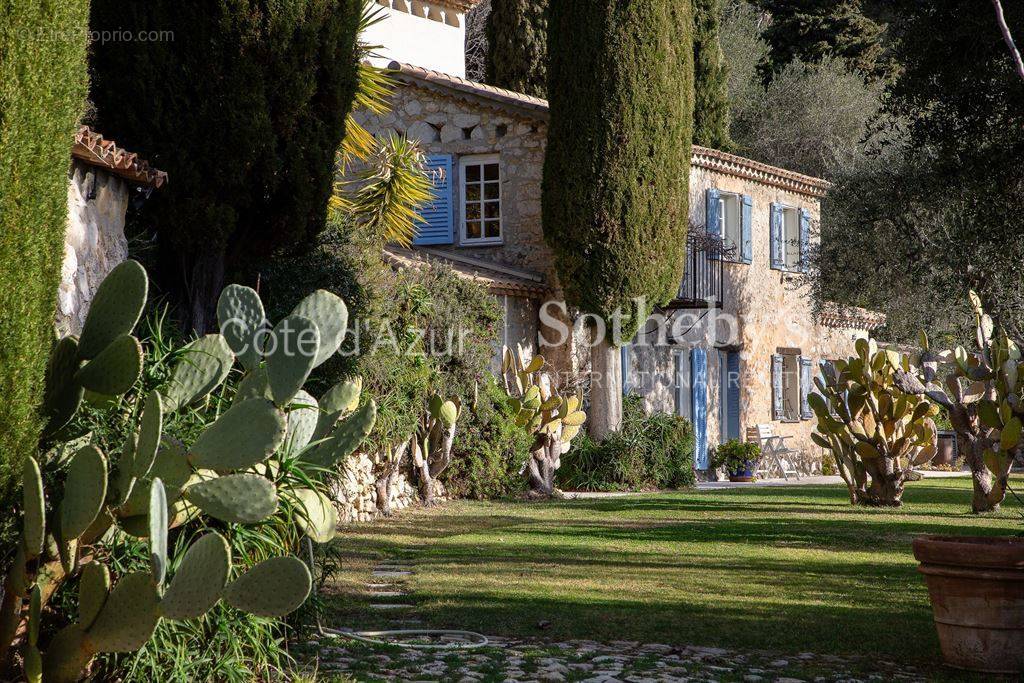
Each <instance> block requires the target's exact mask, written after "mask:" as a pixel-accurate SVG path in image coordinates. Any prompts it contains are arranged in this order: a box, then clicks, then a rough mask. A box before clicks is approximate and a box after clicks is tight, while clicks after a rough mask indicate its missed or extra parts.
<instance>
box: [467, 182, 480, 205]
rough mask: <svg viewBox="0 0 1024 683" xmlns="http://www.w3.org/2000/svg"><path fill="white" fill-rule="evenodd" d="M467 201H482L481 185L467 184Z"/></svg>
mask: <svg viewBox="0 0 1024 683" xmlns="http://www.w3.org/2000/svg"><path fill="white" fill-rule="evenodd" d="M466 201H468V202H478V201H480V186H479V185H475V184H472V183H468V184H467V185H466Z"/></svg>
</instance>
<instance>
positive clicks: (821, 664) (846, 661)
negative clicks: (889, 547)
mask: <svg viewBox="0 0 1024 683" xmlns="http://www.w3.org/2000/svg"><path fill="white" fill-rule="evenodd" d="M309 647H310V649H311V650H312V651H313V652H316V653H318V655H319V663H318V665H317V669H318V675H319V679H320V680H322V681H333V680H339V681H344V680H357V681H388V682H389V683H390V682H392V681H394V682H398V681H453V682H457V683H499V682H503V683H526V682H529V681H536V682H537V683H540V682H543V681H585V682H586V683H617V682H622V683H661V682H669V681H672V682H676V681H678V682H683V681H692V682H694V683H696V682H708V683H710V682H712V681H722V682H727V681H736V682H739V681H743V682H744V683H757V682H758V681H765V682H766V683H769V682H770V683H796V682H798V681H808V682H810V681H815V682H820V683H826V682H828V683H832V682H843V683H855V682H857V681H865V682H867V681H912V682H917V681H925V680H926V679H925V677H924V676H923V675H921V674H920V673H918V672H917V671H915V670H914V669H913V668H911V667H906V666H900V665H897V664H895V663H892V662H878V661H874V660H868V659H866V658H865V659H857V658H850V657H834V656H830V655H816V654H811V653H802V654H799V655H796V656H794V657H781V656H779V655H778V654H773V653H766V652H737V651H733V650H725V649H720V648H710V647H692V646H691V647H672V646H669V645H643V644H640V643H635V642H613V643H606V644H601V643H596V642H593V641H588V640H578V641H571V642H565V643H541V642H536V641H523V640H513V639H504V638H492V639H491V642H490V644H489V645H488V646H487V647H484V648H480V649H476V650H460V651H443V652H439V651H419V650H411V649H402V648H398V647H393V646H390V647H375V646H370V645H364V644H362V643H357V642H354V641H347V640H333V639H325V640H323V641H321V642H319V643H310V644H309Z"/></svg>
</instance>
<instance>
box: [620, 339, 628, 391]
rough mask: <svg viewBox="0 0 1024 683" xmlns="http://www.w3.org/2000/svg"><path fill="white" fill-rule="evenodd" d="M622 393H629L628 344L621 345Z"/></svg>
mask: <svg viewBox="0 0 1024 683" xmlns="http://www.w3.org/2000/svg"><path fill="white" fill-rule="evenodd" d="M621 353H622V395H623V396H625V395H626V394H628V393H629V346H626V345H623V346H622V350H621Z"/></svg>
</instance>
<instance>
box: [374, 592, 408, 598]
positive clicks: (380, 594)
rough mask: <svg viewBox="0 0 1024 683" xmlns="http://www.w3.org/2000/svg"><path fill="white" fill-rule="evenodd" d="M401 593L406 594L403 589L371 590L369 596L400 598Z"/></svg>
mask: <svg viewBox="0 0 1024 683" xmlns="http://www.w3.org/2000/svg"><path fill="white" fill-rule="evenodd" d="M403 595H408V593H406V592H405V591H373V592H371V593H370V597H371V598H400V597H402V596H403Z"/></svg>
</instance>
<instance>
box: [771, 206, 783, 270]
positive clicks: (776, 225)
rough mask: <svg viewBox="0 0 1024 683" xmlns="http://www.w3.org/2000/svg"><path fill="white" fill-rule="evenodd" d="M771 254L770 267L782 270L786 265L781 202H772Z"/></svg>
mask: <svg viewBox="0 0 1024 683" xmlns="http://www.w3.org/2000/svg"><path fill="white" fill-rule="evenodd" d="M770 232H771V251H770V252H769V253H770V254H771V259H772V268H775V269H777V270H783V269H785V267H786V244H785V240H784V237H783V234H782V233H783V226H782V204H776V203H774V202H773V203H772V215H771V230H770Z"/></svg>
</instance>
